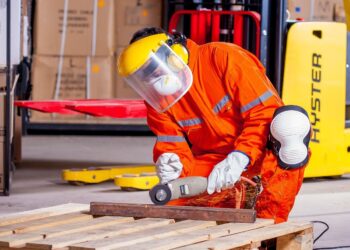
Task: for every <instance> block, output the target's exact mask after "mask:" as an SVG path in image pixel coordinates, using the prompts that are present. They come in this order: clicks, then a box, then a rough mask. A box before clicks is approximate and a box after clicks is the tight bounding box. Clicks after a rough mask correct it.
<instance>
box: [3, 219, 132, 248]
mask: <svg viewBox="0 0 350 250" xmlns="http://www.w3.org/2000/svg"><path fill="white" fill-rule="evenodd" d="M132 220H133V218H130V217H109V216H104V217H101V218H96V219H93V220H89V221H83V222H77V223H72V224H68V225H60V226H56V227H50V228H45V229H41V230H38V231H35V232H32V233H22V234H13V235H9V236H6V237H0V247H21V246H24V245H25V244H26V243H27V242H34V241H39V240H42V239H44V238H45V239H50V238H53V237H58V236H63V235H67V234H72V233H78V232H84V231H88V230H95V229H98V228H102V227H107V226H111V225H117V224H120V223H124V222H130V221H132Z"/></svg>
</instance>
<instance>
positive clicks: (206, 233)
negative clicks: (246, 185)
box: [120, 219, 274, 250]
mask: <svg viewBox="0 0 350 250" xmlns="http://www.w3.org/2000/svg"><path fill="white" fill-rule="evenodd" d="M273 223H274V221H273V220H262V219H257V221H256V222H255V223H226V224H221V225H218V226H214V227H209V228H205V229H200V230H193V231H192V232H189V233H186V234H178V235H176V236H174V237H170V238H167V239H166V240H153V241H152V242H149V243H148V244H147V245H146V244H145V245H142V244H137V245H133V246H132V248H133V249H138V250H141V249H142V250H147V249H152V250H160V249H172V248H176V249H177V248H179V247H183V248H180V249H187V250H192V249H203V248H201V247H197V248H196V247H195V246H196V245H193V244H195V243H198V242H201V241H204V240H212V239H216V238H219V237H223V236H227V235H232V234H235V233H240V232H245V231H249V230H253V229H257V228H261V227H264V226H268V225H273ZM186 245H189V246H188V247H184V246H186ZM122 249H123V250H126V249H127V248H121V249H120V250H122Z"/></svg>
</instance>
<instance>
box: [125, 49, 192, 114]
mask: <svg viewBox="0 0 350 250" xmlns="http://www.w3.org/2000/svg"><path fill="white" fill-rule="evenodd" d="M124 79H125V80H126V82H127V83H128V84H129V85H130V86H131V87H132V88H133V89H134V90H135V91H136V92H137V93H138V94H139V95H140V96H141V97H143V98H144V99H145V101H146V102H147V103H148V104H150V105H151V106H152V107H153V108H154V109H155V110H157V111H158V112H160V113H161V112H164V111H166V110H167V109H169V108H170V107H171V106H173V105H174V104H175V103H176V102H177V101H178V100H179V99H180V98H181V97H182V96H184V95H185V94H186V92H187V91H188V90H189V88H190V87H191V85H192V80H193V77H192V72H191V70H190V68H189V67H188V66H187V65H186V64H185V63H184V61H183V60H182V59H181V58H180V57H179V56H178V55H176V54H175V52H174V51H173V50H172V49H171V48H170V47H169V46H168V45H167V44H165V43H164V44H162V45H161V46H160V47H159V49H158V50H157V51H156V52H151V53H150V55H149V58H148V59H147V60H146V62H145V63H144V64H143V65H142V67H141V68H139V69H138V70H136V71H135V72H134V73H133V74H130V75H129V76H127V77H125V78H124Z"/></svg>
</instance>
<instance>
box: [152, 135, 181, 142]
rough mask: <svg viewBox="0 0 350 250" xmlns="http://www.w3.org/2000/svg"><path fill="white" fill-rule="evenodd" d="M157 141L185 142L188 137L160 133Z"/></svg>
mask: <svg viewBox="0 0 350 250" xmlns="http://www.w3.org/2000/svg"><path fill="white" fill-rule="evenodd" d="M157 141H159V142H185V141H186V139H185V137H183V136H177V135H158V136H157Z"/></svg>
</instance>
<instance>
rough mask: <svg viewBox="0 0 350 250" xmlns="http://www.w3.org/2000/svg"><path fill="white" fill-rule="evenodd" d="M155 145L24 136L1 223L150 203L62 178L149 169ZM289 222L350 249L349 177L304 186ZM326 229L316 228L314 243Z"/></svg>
mask: <svg viewBox="0 0 350 250" xmlns="http://www.w3.org/2000/svg"><path fill="white" fill-rule="evenodd" d="M153 143H154V137H153V136H144V137H140V136H139V137H117V136H115V137H113V136H26V137H24V138H23V150H22V157H23V161H22V162H21V163H20V164H18V166H17V170H16V172H15V176H14V179H13V184H12V190H11V195H10V196H9V197H0V217H1V215H4V214H9V213H14V212H19V211H25V210H30V209H35V208H41V207H47V206H52V205H58V204H63V203H68V202H74V203H87V204H88V203H90V202H91V201H111V202H131V203H149V202H150V200H149V198H148V193H147V192H124V191H121V190H119V189H118V188H117V187H116V186H114V184H113V182H107V183H103V184H98V185H86V186H71V185H69V184H67V183H65V182H63V181H62V180H61V178H60V174H61V171H62V169H65V168H80V167H89V166H106V165H125V164H151V163H152V158H151V155H152V146H153ZM290 217H291V218H293V219H298V220H307V221H323V222H326V223H327V224H328V225H329V227H330V229H329V230H328V231H327V232H326V233H325V234H324V235H323V236H322V237H321V238H320V239H319V240H318V241H317V242H316V243H315V247H336V246H345V245H347V246H350V237H349V236H350V232H349V229H350V226H349V225H350V175H345V176H343V177H341V178H338V179H327V178H320V179H308V180H305V181H304V184H303V186H302V189H301V192H300V194H299V195H298V197H297V200H296V203H295V206H294V208H293V210H292V213H291V216H290ZM324 229H325V225H323V224H321V223H315V224H314V231H315V233H314V235H315V238H316V237H317V236H318V235H319V234H320V233H321V232H322V231H323V230H324ZM342 249H350V247H347V248H342Z"/></svg>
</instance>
